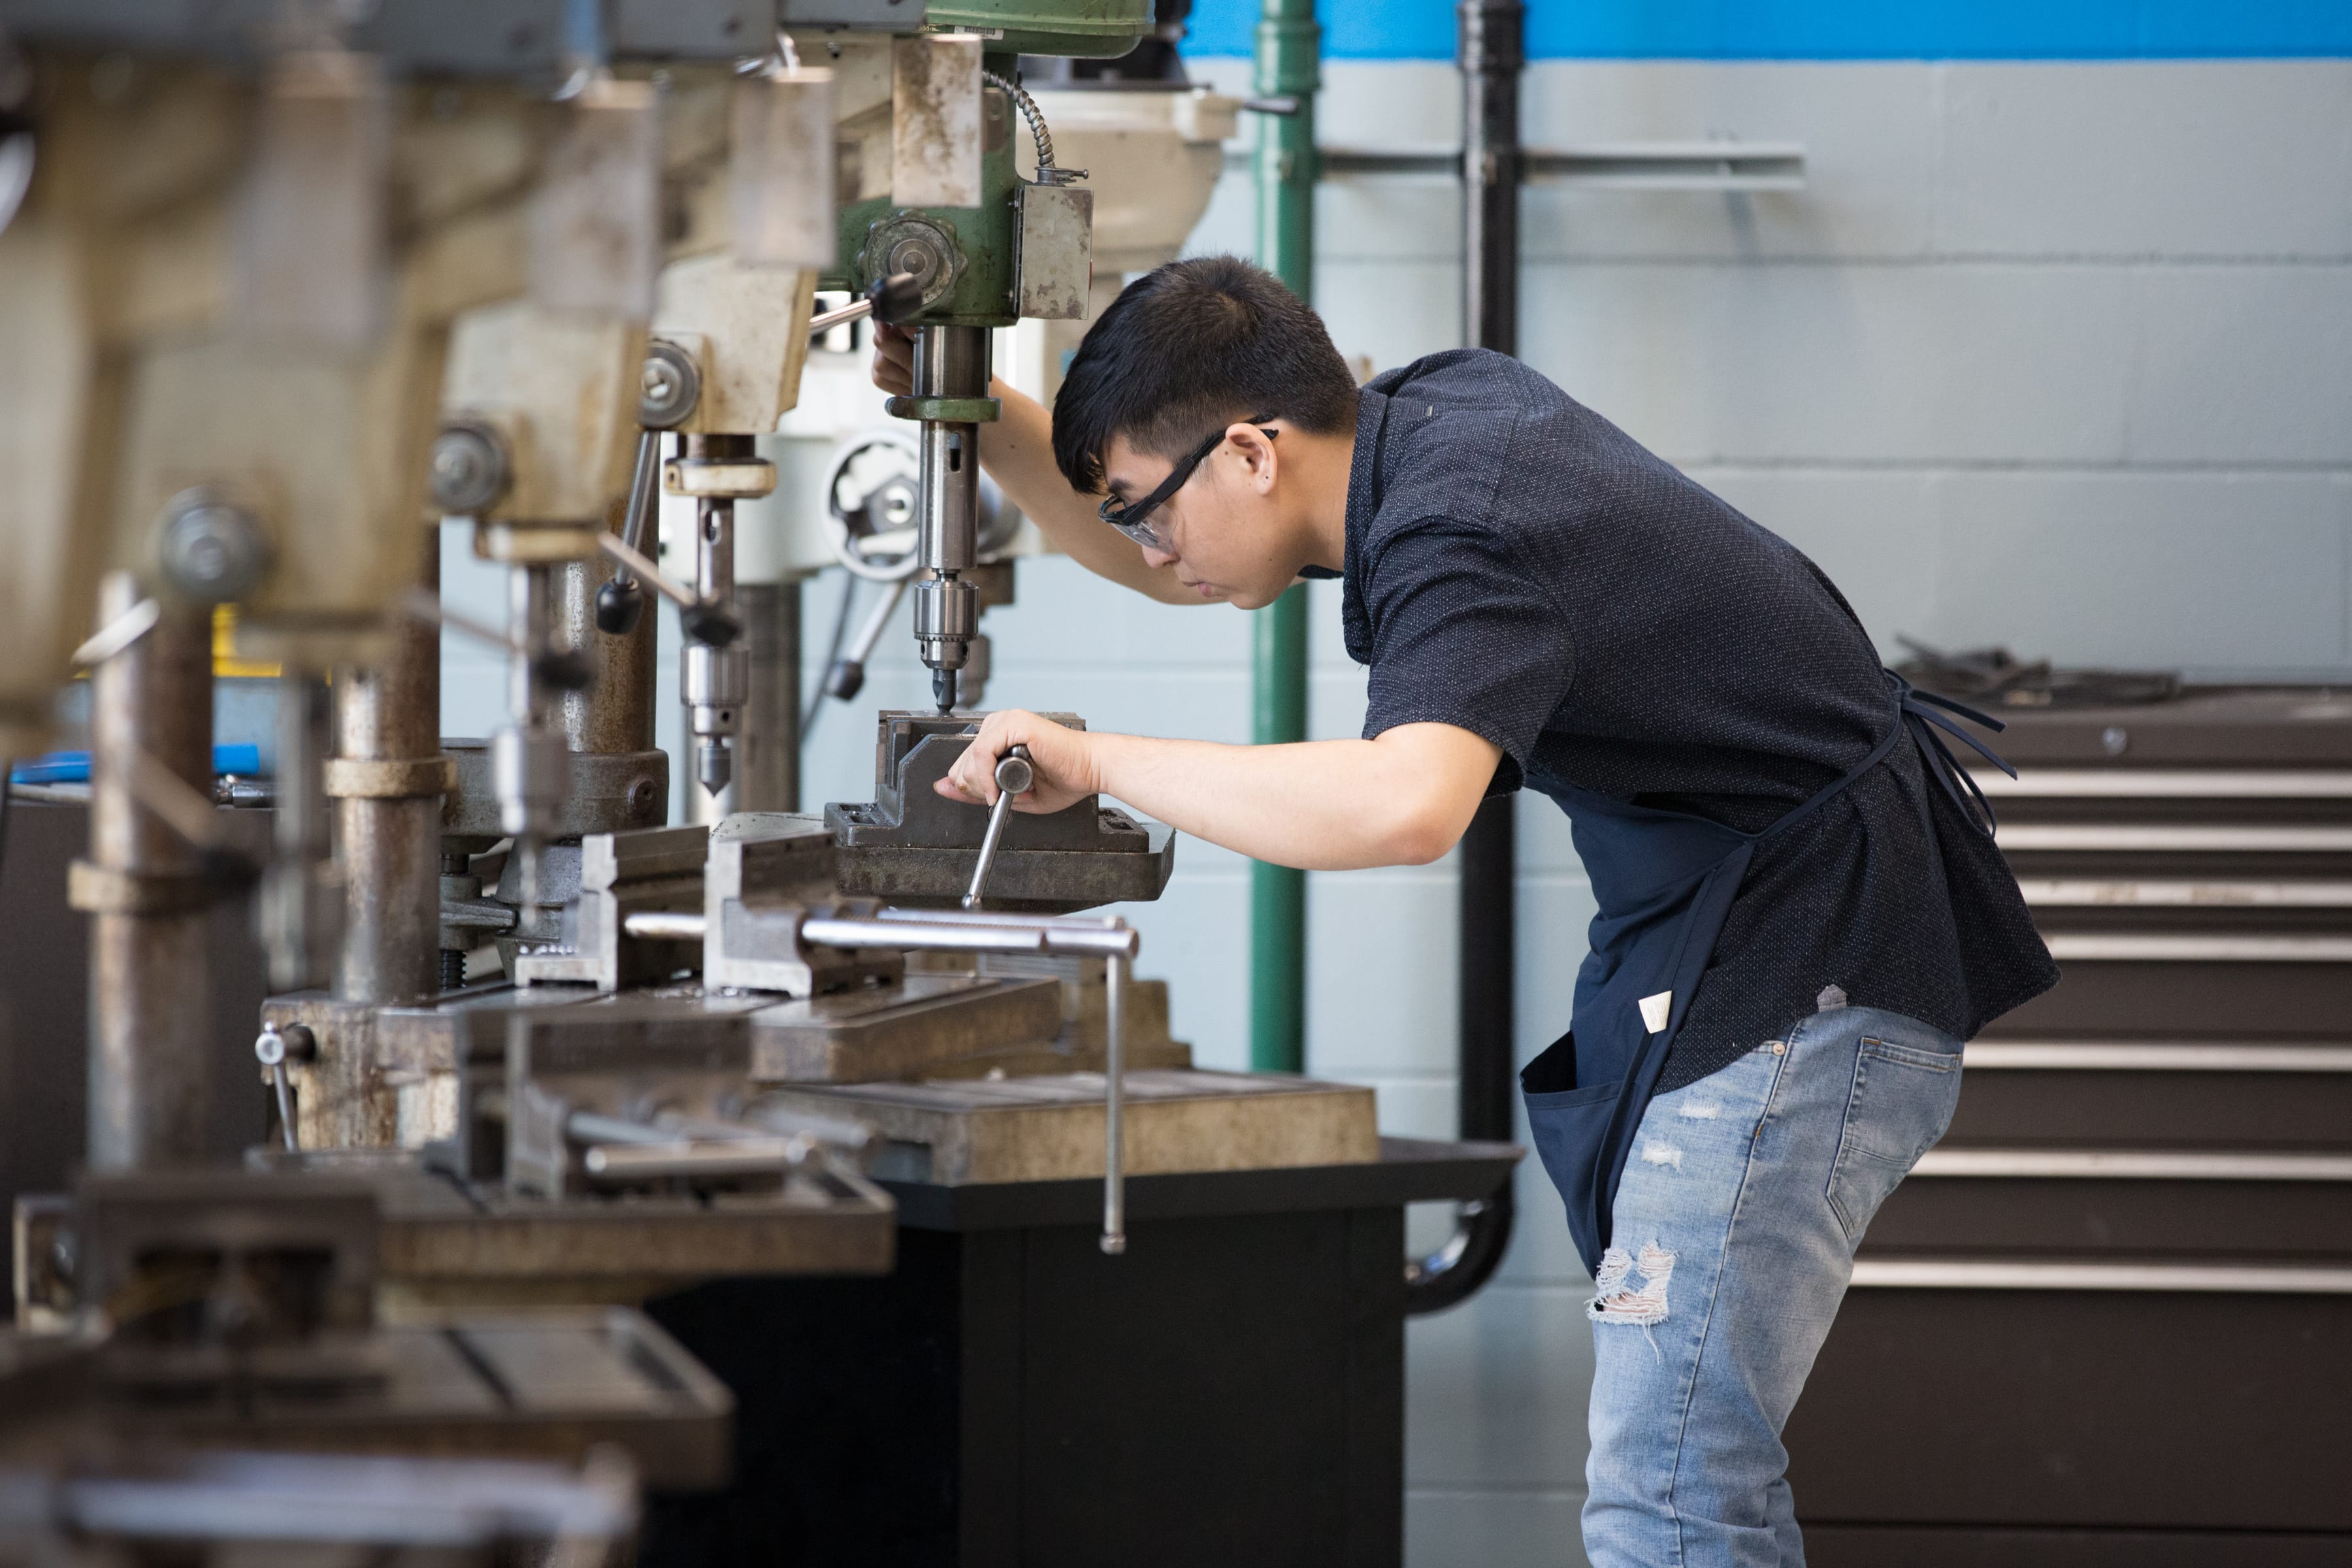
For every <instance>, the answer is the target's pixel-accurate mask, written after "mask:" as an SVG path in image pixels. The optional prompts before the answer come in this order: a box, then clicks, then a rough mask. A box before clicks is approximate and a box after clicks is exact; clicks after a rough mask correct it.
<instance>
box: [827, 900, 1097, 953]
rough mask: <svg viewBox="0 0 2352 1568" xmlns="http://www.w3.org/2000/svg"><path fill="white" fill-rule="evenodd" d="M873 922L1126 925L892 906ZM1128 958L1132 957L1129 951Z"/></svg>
mask: <svg viewBox="0 0 2352 1568" xmlns="http://www.w3.org/2000/svg"><path fill="white" fill-rule="evenodd" d="M874 918H875V919H876V920H877V921H902V922H907V923H911V924H915V925H921V924H924V923H926V922H936V923H938V924H940V925H971V926H1003V927H1008V928H1010V929H1012V930H1014V931H1027V930H1033V929H1034V930H1037V931H1126V930H1127V929H1128V925H1127V922H1126V921H1123V920H1121V919H1119V918H1118V916H1117V915H1092V916H1089V915H1016V914H1007V913H1004V912H1003V911H1001V910H984V911H978V912H975V911H973V910H905V909H899V908H897V907H896V906H893V907H891V908H888V909H881V910H875V911H874ZM1133 956H1134V954H1133V953H1132V952H1130V953H1129V957H1133Z"/></svg>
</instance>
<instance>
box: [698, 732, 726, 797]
mask: <svg viewBox="0 0 2352 1568" xmlns="http://www.w3.org/2000/svg"><path fill="white" fill-rule="evenodd" d="M694 776H695V777H696V778H697V779H698V780H700V781H701V783H702V788H703V791H704V793H706V794H709V795H717V794H718V793H719V791H720V790H723V789H725V788H726V787H727V781H728V780H730V779H731V778H733V777H734V776H735V753H734V752H732V751H730V750H729V748H728V745H727V742H724V741H721V740H716V739H712V740H706V741H704V742H701V743H700V744H699V745H698V746H696V747H695V748H694Z"/></svg>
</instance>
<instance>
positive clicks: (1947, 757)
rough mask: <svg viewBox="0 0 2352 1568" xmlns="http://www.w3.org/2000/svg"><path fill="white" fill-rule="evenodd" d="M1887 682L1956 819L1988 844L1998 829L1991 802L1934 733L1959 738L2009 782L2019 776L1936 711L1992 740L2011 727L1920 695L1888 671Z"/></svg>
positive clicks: (1947, 701) (1961, 706) (1924, 693)
mask: <svg viewBox="0 0 2352 1568" xmlns="http://www.w3.org/2000/svg"><path fill="white" fill-rule="evenodd" d="M1886 679H1889V680H1891V681H1893V682H1894V683H1895V696H1896V698H1897V699H1898V700H1900V701H1901V703H1902V717H1903V721H1904V722H1905V723H1906V724H1908V725H1909V726H1910V727H1911V733H1912V734H1913V736H1914V737H1916V739H1917V741H1918V742H1919V752H1920V754H1921V755H1922V756H1924V757H1925V758H1926V759H1927V771H1928V772H1929V773H1933V774H1934V775H1935V776H1936V782H1937V784H1941V785H1943V786H1944V793H1945V794H1946V795H1949V796H1951V797H1952V804H1953V805H1957V806H1958V807H1959V808H1960V815H1961V816H1965V817H1967V818H1968V819H1969V823H1970V824H1971V825H1972V826H1975V827H1976V828H1977V830H1978V831H1979V832H1980V833H1982V834H1984V835H1985V837H1988V838H1990V837H1992V832H1993V829H1994V828H1995V827H1997V826H2000V823H1999V820H1998V819H1997V818H1996V817H1995V816H1993V810H1992V802H1990V801H1989V800H1987V799H1986V798H1985V794H1984V791H1983V790H1981V789H1979V788H1978V787H1977V781H1976V780H1975V779H1973V778H1971V777H1970V776H1969V771H1968V770H1967V769H1966V768H1964V767H1962V766H1961V765H1960V763H1959V759H1958V758H1957V757H1955V756H1953V755H1952V748H1951V746H1950V745H1949V744H1948V743H1947V742H1946V741H1945V740H1944V736H1943V735H1939V734H1937V732H1936V731H1938V730H1941V731H1944V734H1948V735H1958V737H1959V738H1960V739H1961V740H1962V741H1965V742H1968V744H1969V748H1970V749H1971V750H1973V751H1974V752H1976V753H1977V754H1978V755H1979V756H1980V757H1982V758H1984V760H1985V761H1986V762H1989V763H1991V764H1992V765H1993V766H1994V767H1997V768H1999V769H2000V771H2001V772H2002V773H2007V774H2008V775H2009V776H2010V777H2011V778H2015V777H2016V776H2017V770H2016V769H2015V768H2013V767H2011V766H2010V765H2009V762H2008V760H2007V759H2006V758H2004V757H2003V756H2001V754H2000V752H1996V751H1994V750H1993V749H1992V748H1991V747H1990V746H1988V745H1986V744H1985V743H1984V742H1982V741H1980V740H1979V739H1977V738H1976V736H1974V735H1972V734H1970V733H1969V731H1966V730H1964V729H1962V728H1961V727H1960V726H1959V725H1958V724H1955V723H1953V722H1952V721H1950V720H1949V719H1947V718H1945V717H1944V715H1943V714H1942V713H1938V712H1937V711H1936V710H1937V709H1938V708H1941V709H1943V710H1945V711H1946V712H1950V713H1957V714H1958V715H1959V716H1960V717H1961V718H1963V719H1966V720H1968V721H1970V722H1971V723H1977V724H1981V725H1983V726H1984V727H1985V728H1986V729H1988V730H1990V731H1994V732H1995V733H1996V734H1997V733H1999V732H2000V731H2003V730H2006V729H2008V728H2009V726H2008V725H2006V724H2004V723H2002V722H2001V721H2000V720H1998V719H1995V718H1993V717H1992V716H1991V715H1990V714H1988V713H1979V711H1977V710H1975V709H1973V708H1971V707H1969V705H1968V704H1967V703H1965V702H1955V701H1953V700H1951V699H1950V698H1948V697H1938V696H1937V695H1936V693H1934V692H1932V691H1921V690H1919V689H1917V688H1916V687H1914V686H1913V685H1912V684H1911V683H1910V682H1909V681H1907V680H1906V679H1903V678H1902V677H1901V676H1899V675H1897V674H1895V672H1894V671H1893V670H1891V669H1890V670H1888V671H1887V672H1886ZM1931 726H1932V727H1931ZM1963 789H1966V790H1967V792H1968V793H1967V794H1966V795H1963V794H1961V793H1960V792H1961V791H1962V790H1963Z"/></svg>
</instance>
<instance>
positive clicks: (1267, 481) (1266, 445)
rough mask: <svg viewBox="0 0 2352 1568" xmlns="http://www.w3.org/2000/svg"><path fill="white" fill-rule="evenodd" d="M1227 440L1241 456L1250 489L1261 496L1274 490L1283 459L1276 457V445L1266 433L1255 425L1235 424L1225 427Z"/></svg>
mask: <svg viewBox="0 0 2352 1568" xmlns="http://www.w3.org/2000/svg"><path fill="white" fill-rule="evenodd" d="M1225 439H1226V440H1228V441H1230V442H1232V443H1233V445H1234V449H1235V450H1236V451H1238V452H1239V453H1240V454H1241V459H1242V472H1243V474H1244V476H1246V477H1247V479H1248V480H1249V485H1250V488H1251V489H1254V490H1255V491H1256V492H1257V493H1258V494H1260V495H1265V493H1266V492H1267V491H1269V490H1271V489H1274V480H1275V476H1276V474H1277V473H1278V472H1279V471H1280V467H1281V459H1280V458H1277V457H1276V455H1275V450H1274V443H1273V441H1271V440H1269V439H1268V438H1267V437H1266V434H1265V431H1263V430H1261V429H1259V428H1258V427H1257V426H1255V425H1244V424H1234V425H1229V426H1226V427H1225Z"/></svg>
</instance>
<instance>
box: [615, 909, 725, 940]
mask: <svg viewBox="0 0 2352 1568" xmlns="http://www.w3.org/2000/svg"><path fill="white" fill-rule="evenodd" d="M709 929H710V920H709V916H708V915H706V914H704V913H703V912H702V911H701V910H638V911H637V912H636V913H635V914H631V915H624V916H622V917H621V930H622V931H625V932H626V933H627V934H628V935H630V936H633V937H635V938H637V939H638V940H639V941H641V942H700V941H702V940H703V938H704V936H705V935H706V934H707V933H708V932H709Z"/></svg>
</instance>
